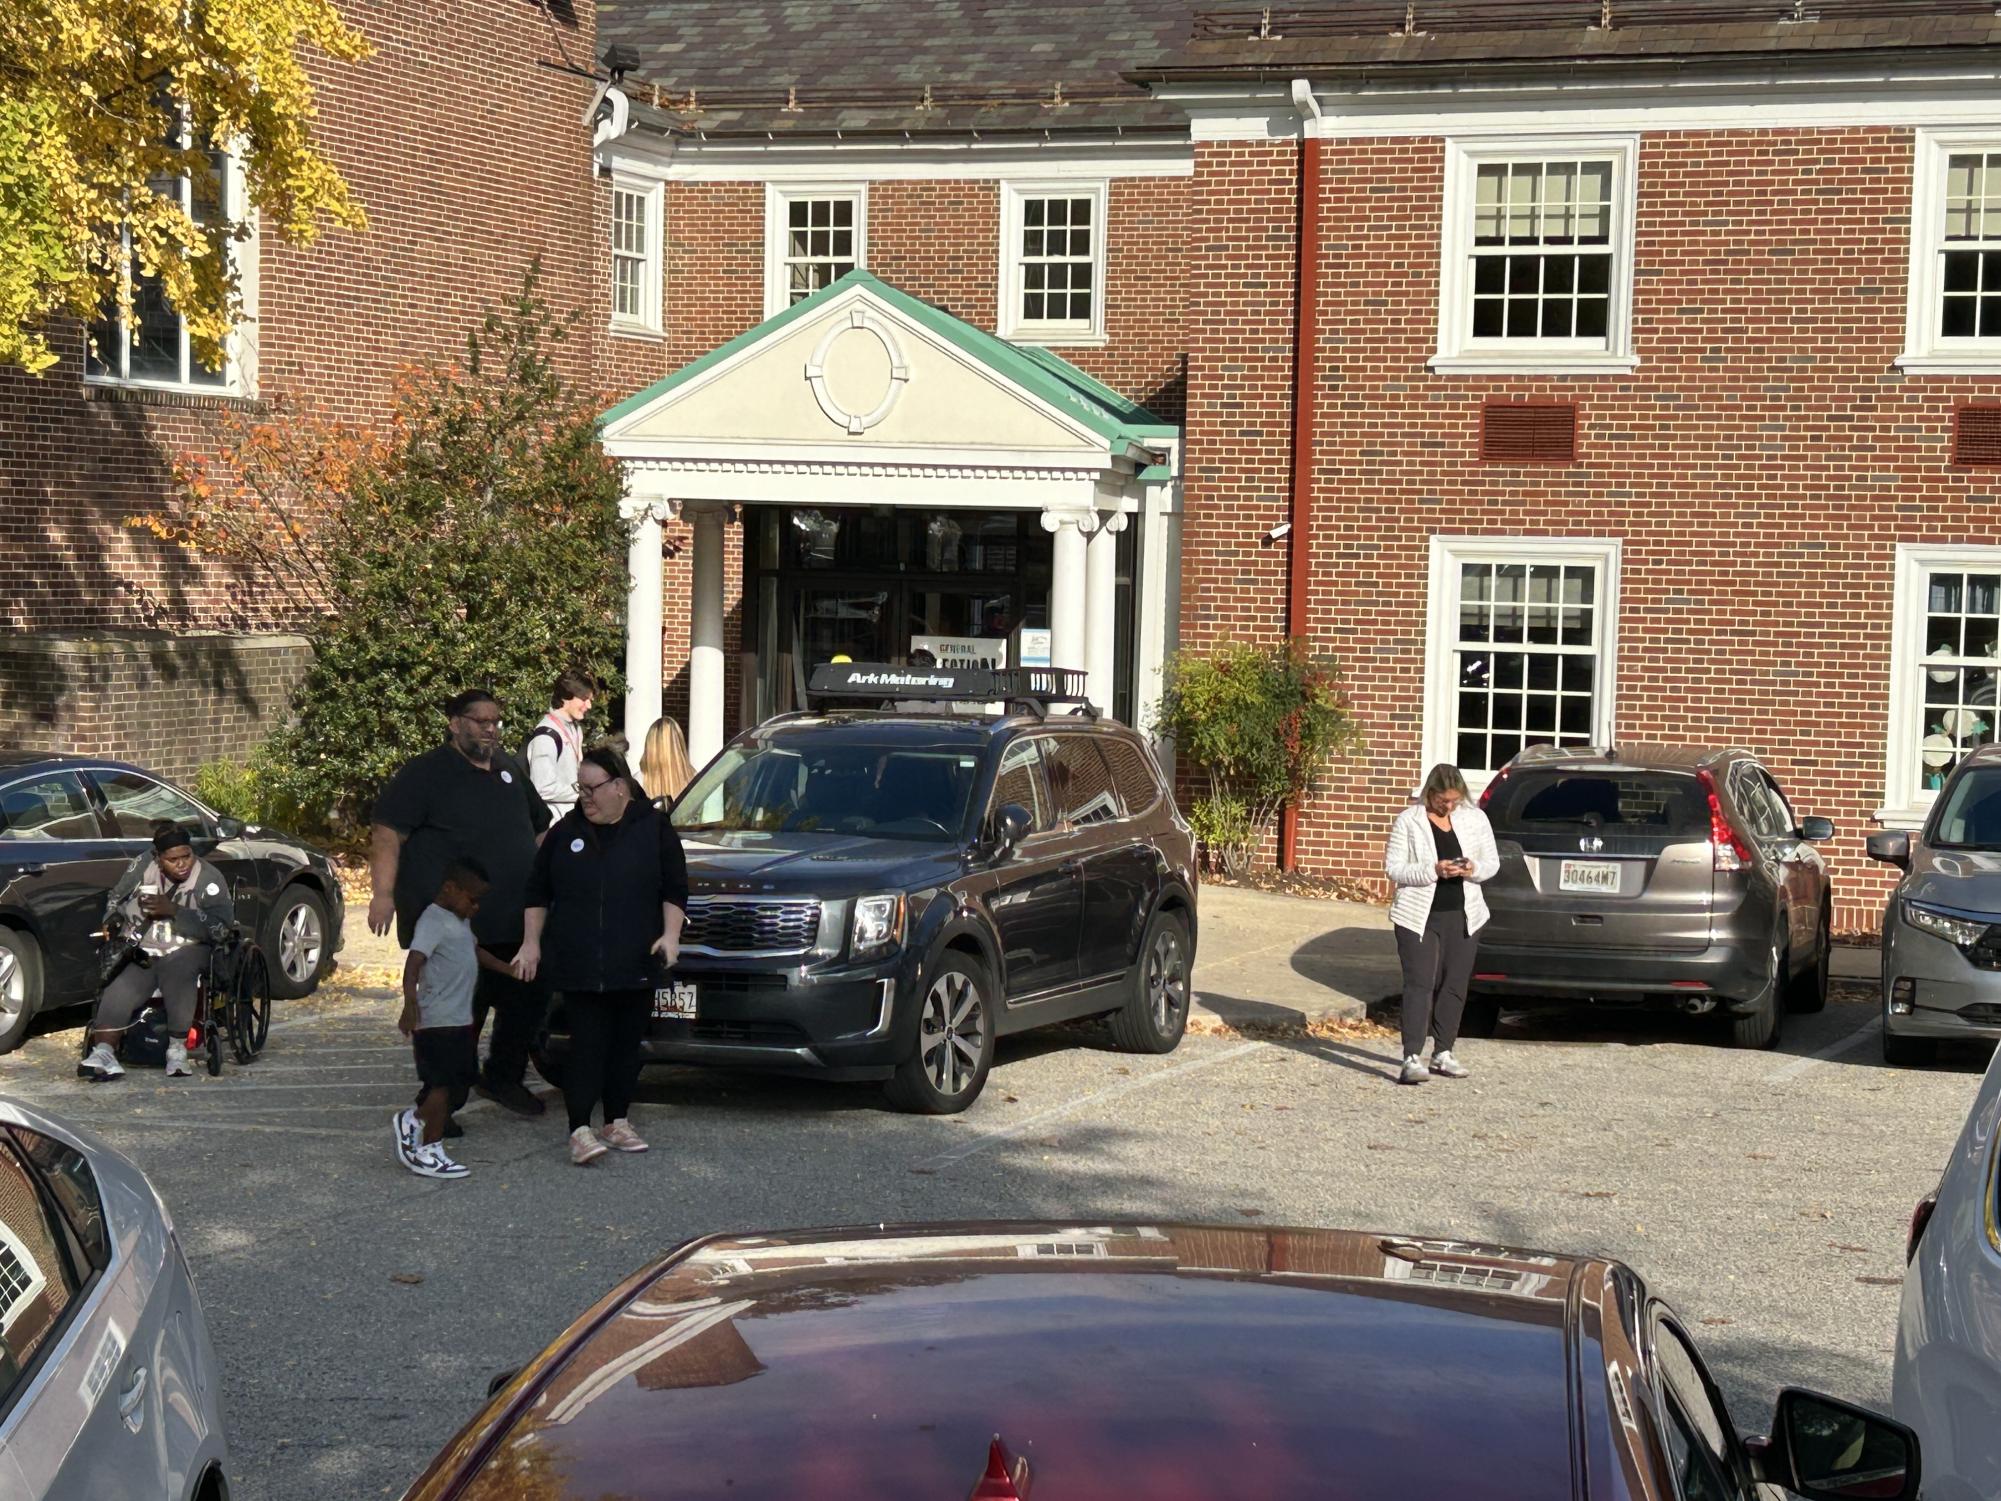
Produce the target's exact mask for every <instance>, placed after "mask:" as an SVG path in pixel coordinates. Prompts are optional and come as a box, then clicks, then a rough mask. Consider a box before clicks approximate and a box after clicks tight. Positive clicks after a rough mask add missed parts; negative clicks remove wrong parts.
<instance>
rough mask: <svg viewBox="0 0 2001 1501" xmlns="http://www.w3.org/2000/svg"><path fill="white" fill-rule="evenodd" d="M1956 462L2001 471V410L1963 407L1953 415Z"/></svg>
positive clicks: (1953, 454)
mask: <svg viewBox="0 0 2001 1501" xmlns="http://www.w3.org/2000/svg"><path fill="white" fill-rule="evenodd" d="M1952 461H1953V463H1955V464H1977V465H1979V466H1980V467H1981V468H1983V469H1992V468H2001V407H1961V408H1960V409H1959V410H1958V411H1957V412H1955V413H1954V414H1953V419H1952Z"/></svg>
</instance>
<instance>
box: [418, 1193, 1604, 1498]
mask: <svg viewBox="0 0 2001 1501" xmlns="http://www.w3.org/2000/svg"><path fill="white" fill-rule="evenodd" d="M1605 1273H1606V1264H1605V1263H1598V1262H1581V1261H1576V1260H1573V1259H1570V1258H1564V1257H1556V1256H1541V1255H1533V1254H1528V1253H1522V1252H1516V1251H1508V1250H1502V1249H1499V1248H1495V1247H1486V1246H1478V1245H1470V1244H1465V1243H1460V1242H1447V1241H1416V1240H1406V1239H1400V1238H1395V1237H1383V1236H1377V1235H1363V1234H1354V1233H1348V1232H1334V1231H1316V1230H1281V1229H1243V1230H1239V1229H1232V1228H1220V1229H1219V1228H1202V1227H1188V1226H1162V1227H1146V1226H1130V1227H1116V1226H1113V1227H1106V1226H1100V1227H1094V1228H1080V1227H1076V1226H1034V1225H1018V1226H984V1227H963V1228H957V1229H952V1230H942V1231H936V1232H914V1231H903V1232H840V1233H838V1234H837V1235H835V1236H831V1237H830V1236H827V1235H817V1236H811V1237H806V1236H757V1237H742V1238H728V1239H715V1240H710V1241H706V1242H702V1243H700V1244H698V1245H697V1246H696V1247H695V1248H693V1249H692V1250H690V1251H688V1252H686V1253H685V1254H682V1255H680V1256H679V1257H677V1258H675V1259H673V1260H671V1261H670V1262H669V1263H667V1264H666V1265H664V1266H663V1267H661V1268H659V1269H657V1270H656V1271H655V1272H653V1273H649V1274H647V1275H644V1276H642V1277H640V1278H636V1279H634V1281H633V1282H631V1283H629V1284H628V1285H627V1287H626V1288H625V1289H624V1290H622V1292H621V1293H620V1294H619V1295H618V1297H617V1298H616V1299H615V1300H610V1301H608V1302H607V1304H605V1305H601V1306H600V1308H599V1310H597V1312H596V1313H595V1314H594V1315H593V1316H592V1317H590V1318H587V1319H586V1320H584V1321H582V1322H581V1323H580V1324H579V1326H578V1327H577V1329H575V1330H573V1331H572V1334H571V1335H569V1336H566V1337H565V1340H563V1341H559V1342H558V1345H557V1346H555V1347H552V1350H551V1352H550V1354H549V1355H548V1356H546V1357H545V1358H544V1360H543V1361H541V1362H538V1363H537V1365H536V1366H533V1367H531V1368H530V1369H529V1370H528V1371H526V1372H524V1373H523V1375H522V1376H521V1377H520V1378H518V1379H517V1381H516V1382H515V1384H514V1386H513V1387H512V1388H510V1389H508V1390H505V1391H503V1392H502V1393H501V1394H500V1396H499V1397H498V1398H497V1399H496V1401H495V1404H494V1406H493V1407H492V1408H490V1409H489V1411H488V1412H487V1413H486V1414H483V1415H482V1417H481V1418H480V1419H478V1420H476V1421H475V1422H474V1423H473V1424H471V1425H469V1427H468V1428H467V1430H466V1431H465V1433H464V1434H462V1435H461V1437H460V1439H459V1440H458V1441H457V1442H456V1443H455V1444H454V1445H453V1446H452V1447H451V1448H450V1449H448V1450H447V1451H446V1453H445V1454H444V1455H442V1456H440V1459H439V1461H438V1463H437V1464H436V1465H434V1467H433V1470H432V1471H431V1472H430V1474H428V1475H427V1476H426V1478H425V1481H424V1482H421V1483H420V1484H419V1485H418V1486H417V1487H416V1488H415V1489H414V1490H413V1491H412V1492H411V1495H412V1497H425V1498H432V1497H445V1496H462V1497H465V1498H468V1501H500V1498H503V1497H504V1498H509V1501H519V1498H523V1497H533V1498H535V1501H562V1498H575V1501H598V1498H602V1497H606V1496H618V1497H622V1498H635V1501H637V1498H666V1497H697V1496H700V1497H722V1496H728V1497H733V1498H740V1501H780V1498H784V1501H797V1498H803V1497H814V1498H821V1497H843V1496H854V1497H866V1498H869V1501H963V1498H964V1497H965V1496H966V1495H967V1493H968V1491H969V1490H970V1488H971V1487H972V1485H973V1482H974V1481H975V1480H976V1479H977V1478H978V1477H979V1475H980V1473H981V1471H982V1467H983V1466H984V1465H985V1463H986V1460H987V1454H988V1448H989V1444H990V1442H991V1440H992V1439H993V1437H994V1436H995V1435H996V1434H998V1435H999V1436H1000V1438H1001V1439H1002V1441H1003V1443H1004V1444H1005V1445H1006V1446H1007V1448H1008V1450H1009V1451H1010V1452H1011V1453H1013V1454H1015V1455H1018V1456H1021V1457H1025V1458H1026V1459H1027V1460H1028V1461H1029V1463H1030V1466H1031V1470H1032V1480H1033V1489H1034V1496H1035V1501H1077V1498H1089V1497H1102V1498H1110V1497H1139V1496H1144V1497H1148V1498H1152V1501H1171V1498H1177V1497H1190V1498H1193V1497H1210V1498H1213V1497H1238V1496H1252V1495H1255V1496H1260V1497H1301V1498H1304V1497H1314V1498H1340V1497H1357V1498H1360V1497H1380V1496H1397V1497H1400V1498H1406V1501H1426V1498H1431V1497H1436V1498H1439V1501H1447V1498H1450V1501H1463V1498H1465V1497H1467V1496H1470V1495H1495V1494H1499V1493H1498V1492H1497V1491H1495V1489H1494V1481H1495V1478H1496V1474H1497V1467H1499V1468H1501V1469H1504V1470H1505V1474H1506V1476H1507V1485H1506V1492H1507V1494H1509V1495H1515V1496H1534V1497H1548V1498H1558V1497H1570V1496H1571V1495H1573V1494H1574V1489H1573V1488H1574V1485H1575V1483H1576V1476H1575V1475H1574V1473H1573V1471H1574V1466H1573V1453H1574V1446H1575V1444H1576V1442H1577V1440H1576V1436H1575V1435H1574V1434H1573V1432H1572V1397H1571V1387H1570V1379H1571V1372H1572V1369H1573V1363H1574V1362H1575V1361H1576V1358H1577V1355H1578V1351H1577V1350H1576V1348H1575V1346H1574V1344H1573V1343H1572V1340H1573V1339H1574V1338H1575V1336H1576V1330H1577V1324H1578V1321H1577V1320H1576V1318H1575V1317H1574V1316H1573V1313H1572V1296H1571V1295H1572V1292H1573V1289H1589V1288H1590V1287H1591V1286H1592V1285H1593V1283H1594V1281H1595V1283H1596V1284H1597V1286H1599V1287H1601V1288H1602V1286H1603V1283H1604V1277H1605ZM1593 1296H1595V1294H1593ZM1589 1358H1590V1359H1597V1358H1598V1357H1596V1356H1591V1357H1589ZM1587 1368H1588V1365H1587ZM1601 1370H1602V1367H1601Z"/></svg>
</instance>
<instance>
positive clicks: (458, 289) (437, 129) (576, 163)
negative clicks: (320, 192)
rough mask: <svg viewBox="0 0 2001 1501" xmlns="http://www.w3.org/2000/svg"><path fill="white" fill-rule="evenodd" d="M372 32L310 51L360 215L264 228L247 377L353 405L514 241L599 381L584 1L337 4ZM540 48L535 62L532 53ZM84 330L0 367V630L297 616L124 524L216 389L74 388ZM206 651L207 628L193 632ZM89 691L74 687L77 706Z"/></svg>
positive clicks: (331, 138)
mask: <svg viewBox="0 0 2001 1501" xmlns="http://www.w3.org/2000/svg"><path fill="white" fill-rule="evenodd" d="M342 8H343V12H344V14H345V15H346V16H347V17H348V19H349V20H350V21H352V22H353V23H354V24H355V25H357V26H358V27H359V28H360V29H361V30H362V32H363V33H364V34H365V35H366V36H367V37H368V38H369V40H370V41H371V42H372V43H373V44H374V46H375V49H376V52H375V55H374V56H373V57H372V58H371V59H370V60H368V61H367V62H365V63H363V64H361V65H359V66H357V67H352V68H347V67H336V66H331V65H326V64H314V65H312V66H311V71H312V73H313V76H314V78H315V80H316V83H317V85H318V88H319V114H320V121H319V126H318V133H319V136H320V139H321V141H322V142H323V143H324V145H325V147H326V149H327V151H328V152H329V154H330V155H331V156H332V157H333V159H334V160H335V161H336V162H337V163H338V164H339V166H340V168H341V170H342V172H343V173H344V174H345V175H346V177H347V179H348V181H349V183H350V184H351V186H352V187H353V188H354V190H355V192H356V195H357V196H358V197H359V199H360V200H361V202H362V203H363V205H364V206H365V207H366V208H367V210H368V214H369V218H370V228H369V230H368V231H367V232H366V233H363V234H358V235H356V234H348V233H345V232H329V233H326V234H324V235H323V236H322V237H321V239H320V240H319V241H318V242H317V243H316V244H314V245H312V246H306V247H291V246H286V245H282V244H279V243H277V242H276V240H275V239H267V240H266V241H265V242H264V243H263V245H262V246H261V251H260V265H259V270H258V275H257V288H258V318H257V321H256V323H255V324H254V325H253V326H250V327H248V328H247V329H246V331H245V332H246V337H247V338H249V339H251V340H253V341H254V343H255V345H256V349H257V359H258V386H259V392H260V394H261V395H263V396H267V397H286V398H294V399H301V400H304V401H308V402H310V403H311V404H312V405H313V406H315V407H317V408H318V409H320V410H322V411H324V412H326V413H327V414H328V415H330V416H334V417H338V418H343V419H350V420H357V421H369V420H373V419H375V418H377V417H379V416H380V415H381V414H382V412H383V411H384V410H385V408H386V401H387V396H388V392H389V385H390V381H391V379H392V377H393V375H394V373H395V372H396V370H397V369H398V368H399V367H402V366H405V365H407V364H410V363H413V362H417V361H421V360H427V359H431V358H435V357H439V356H445V357H450V356H454V355H456V354H458V353H460V352H461V351H462V350H463V348H464V341H465V335H466V333H467V331H468V329H469V328H471V327H472V326H473V324H474V323H475V322H476V321H477V319H478V317H479V316H480V314H481V312H482V311H483V310H484V309H485V308H486V307H488V306H490V305H492V304H494V303H496V302H500V301H502V300H504V299H505V298H507V297H508V296H509V295H510V294H511V293H512V292H514V291H515V290H516V289H518V288H519V286H520V285H521V281H522V277H523V275H524V273H525V271H526V270H527V267H528V265H529V263H530V261H531V259H532V258H533V257H535V256H536V255H538V254H539V256H540V257H541V263H542V282H541V290H542V294H543V295H544V296H545V297H546V298H547V299H548V301H549V302H550V303H551V305H552V306H553V307H554V308H555V309H556V310H557V311H559V312H563V311H567V310H569V309H571V308H580V309H585V310H586V312H585V316H584V318H583V319H582V321H581V322H580V323H579V324H578V326H577V328H576V330H575V331H574V333H573V334H572V336H571V337H570V339H569V340H568V341H566V344H565V346H564V350H563V354H562V359H563V361H564V363H565V364H566V365H567V366H568V368H569V370H570V372H571V373H572V374H573V375H575V376H576V377H577V378H579V379H581V380H584V381H585V382H586V383H587V384H589V385H592V386H599V385H610V384H615V383H616V378H615V377H613V376H612V375H611V374H610V371H609V368H608V366H609V359H608V356H607V354H606V352H605V338H604V336H603V333H602V330H603V328H604V323H605V319H606V313H607V297H608V292H607V283H608V277H609V270H608V258H609V251H608V248H607V245H606V234H605V227H604V223H603V215H604V213H605V212H606V210H605V209H604V208H603V207H601V206H595V205H594V204H593V202H592V192H593V189H592V184H591V179H590V176H589V166H590V142H589V136H588V133H587V132H586V131H585V130H583V129H582V128H581V127H580V126H579V124H578V116H579V115H580V114H581V112H582V110H583V106H584V104H585V103H586V102H587V101H588V99H589V97H590V88H591V85H590V84H589V82H588V81H587V80H584V79H581V78H578V77H576V76H574V75H573V74H570V73H566V72H563V71H560V68H561V67H562V66H564V65H566V64H570V63H575V64H578V65H586V66H587V65H588V64H589V62H590V60H591V55H592V51H593V47H592V21H591V11H590V7H589V4H588V0H349V3H347V4H345V5H344V6H343V7H342ZM552 65H554V66H552ZM83 342H84V341H83V334H82V331H81V330H80V329H76V328H69V329H64V330H61V331H59V333H58V337H57V340H56V343H57V347H58V349H59V351H60V354H61V357H62V358H61V363H60V364H59V365H58V366H57V367H56V368H55V369H54V370H53V371H52V372H50V373H49V374H47V375H45V376H43V377H41V378H39V379H36V378H33V377H29V376H26V375H23V374H21V373H19V372H18V371H12V370H0V641H4V642H6V643H7V644H8V645H9V647H10V649H12V650H14V651H16V652H17V653H18V652H27V653H28V654H30V655H32V654H33V653H34V652H35V651H36V650H37V649H38V648H37V647H36V646H35V644H34V643H33V642H30V641H26V640H23V639H22V635H23V633H27V634H32V635H37V636H41V637H45V638H48V641H47V643H46V644H48V645H49V646H50V648H51V649H54V647H55V645H56V644H59V643H61V642H63V641H65V640H66V639H67V638H68V637H70V636H74V635H76V634H78V633H96V632H102V631H132V630H140V631H166V632H190V631H192V632H209V631H217V630H220V631H228V632H237V633H245V632H257V631H263V630H270V629H273V628H277V627H281V626H282V625H284V624H285V623H287V622H288V621H289V620H294V619H296V616H297V613H298V609H299V606H300V603H301V602H299V601H296V600H289V599H283V598H276V597H273V595H272V594H271V593H270V591H269V590H268V589H266V588H265V587H263V586H262V585H261V583H260V581H259V580H258V579H257V578H255V577H254V576H252V575H250V574H247V573H244V572H240V571H238V570H234V569H231V568H227V567H222V566H218V565H216V564H214V563H212V562H210V561H207V560H203V559H200V558H197V557H195V556H193V555H191V554H188V553H185V552H183V551H181V550H179V549H177V548H174V547H171V546H168V545H166V544H163V543H161V542H159V541H158V540H157V539H154V538H152V537H151V536H149V535H147V534H146V533H144V532H141V531H135V530H133V529H132V528H130V527H129V526H127V524H126V523H127V520H128V518H130V517H132V516H134V515H136V514H139V513H142V512H144V511H146V510H149V509H152V508H154V507H156V506H158V505H159V504H160V503H161V502H162V501H163V500H164V499H165V498H167V497H168V495H169V494H170V491H171V463H172V459H173V456H174V455H175V454H176V453H179V452H183V451H189V452H196V453H203V452H212V451H213V448H214V443H215V438H216V433H217V423H218V420H219V418H220V417H221V416H222V415H223V414H224V412H225V411H226V410H227V409H229V408H230V407H232V406H235V407H239V408H241V409H243V410H254V408H253V407H251V405H250V404H249V403H245V402H232V401H231V400H230V399H228V398H218V397H213V396H182V395H178V394H161V393H152V392H140V391H133V390H117V391H108V390H104V389H101V388H98V389H93V388H90V387H87V386H85V385H84V384H83V382H82V379H81V374H82V365H83ZM196 650H197V651H200V650H206V648H205V647H203V648H198V649H196ZM108 707H109V706H107V705H95V706H91V705H85V706H78V707H77V709H76V711H77V712H79V713H82V714H84V715H85V716H86V717H88V716H90V715H94V714H100V713H103V712H105V711H106V710H107V709H108Z"/></svg>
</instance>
